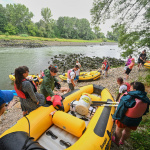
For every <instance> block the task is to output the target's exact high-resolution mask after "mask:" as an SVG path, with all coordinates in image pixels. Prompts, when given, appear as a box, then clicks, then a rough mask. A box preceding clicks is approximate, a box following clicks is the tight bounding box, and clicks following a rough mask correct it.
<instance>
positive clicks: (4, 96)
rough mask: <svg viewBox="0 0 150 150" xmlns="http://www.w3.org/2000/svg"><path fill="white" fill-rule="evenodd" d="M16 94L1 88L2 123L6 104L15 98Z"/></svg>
mask: <svg viewBox="0 0 150 150" xmlns="http://www.w3.org/2000/svg"><path fill="white" fill-rule="evenodd" d="M13 97H14V95H13V93H12V92H11V91H1V90H0V124H1V123H2V119H4V118H3V114H4V112H5V110H6V108H5V105H6V103H7V102H10V101H11V100H12V99H13Z"/></svg>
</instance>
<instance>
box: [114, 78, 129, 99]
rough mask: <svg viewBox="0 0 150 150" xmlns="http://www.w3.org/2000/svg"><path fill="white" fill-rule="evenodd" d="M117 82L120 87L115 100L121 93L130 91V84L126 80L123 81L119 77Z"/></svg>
mask: <svg viewBox="0 0 150 150" xmlns="http://www.w3.org/2000/svg"><path fill="white" fill-rule="evenodd" d="M117 83H118V85H119V86H120V87H119V93H118V95H117V98H116V101H118V100H119V98H120V96H121V94H123V93H125V92H129V91H130V84H129V83H127V82H124V81H123V79H122V78H121V77H119V78H117Z"/></svg>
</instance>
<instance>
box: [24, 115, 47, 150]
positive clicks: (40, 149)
mask: <svg viewBox="0 0 150 150" xmlns="http://www.w3.org/2000/svg"><path fill="white" fill-rule="evenodd" d="M24 117H25V118H26V119H27V121H28V125H29V137H28V136H27V139H26V140H25V143H24V145H23V147H22V150H38V149H39V150H46V149H45V148H41V147H34V148H30V149H28V148H29V147H30V146H31V145H32V144H34V143H38V142H37V141H33V142H31V143H30V144H29V145H27V143H28V141H29V140H31V139H34V138H33V137H30V121H29V119H28V118H27V116H24Z"/></svg>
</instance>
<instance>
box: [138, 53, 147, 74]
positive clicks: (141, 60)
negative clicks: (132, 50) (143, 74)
mask: <svg viewBox="0 0 150 150" xmlns="http://www.w3.org/2000/svg"><path fill="white" fill-rule="evenodd" d="M145 61H146V50H143V51H142V53H141V54H140V56H139V58H138V69H139V71H140V69H141V68H142V66H143V65H144V63H145Z"/></svg>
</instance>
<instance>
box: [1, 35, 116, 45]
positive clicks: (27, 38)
mask: <svg viewBox="0 0 150 150" xmlns="http://www.w3.org/2000/svg"><path fill="white" fill-rule="evenodd" d="M0 39H2V40H33V41H36V40H38V41H51V42H54V41H57V42H78V43H102V42H104V41H105V42H115V41H111V40H108V39H97V40H79V39H59V38H44V37H33V36H25V35H20V36H16V35H0Z"/></svg>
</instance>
